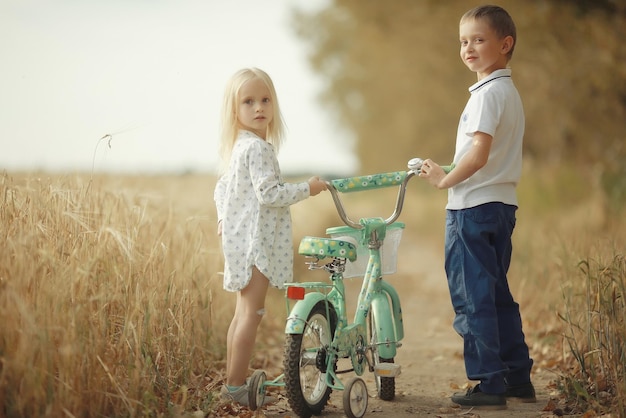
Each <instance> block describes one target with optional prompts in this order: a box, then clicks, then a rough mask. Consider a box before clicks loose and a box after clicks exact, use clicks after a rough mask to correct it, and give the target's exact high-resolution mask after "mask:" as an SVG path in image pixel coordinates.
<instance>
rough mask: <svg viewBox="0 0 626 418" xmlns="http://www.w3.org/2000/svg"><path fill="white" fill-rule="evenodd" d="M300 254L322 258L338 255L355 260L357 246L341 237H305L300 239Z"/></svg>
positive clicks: (337, 256)
mask: <svg viewBox="0 0 626 418" xmlns="http://www.w3.org/2000/svg"><path fill="white" fill-rule="evenodd" d="M298 254H300V255H308V256H311V257H317V258H319V259H320V260H321V259H323V258H326V257H336V258H347V259H348V260H350V261H355V260H356V246H355V245H354V244H352V243H351V242H348V241H343V240H339V239H332V238H317V237H304V238H302V241H300V247H298Z"/></svg>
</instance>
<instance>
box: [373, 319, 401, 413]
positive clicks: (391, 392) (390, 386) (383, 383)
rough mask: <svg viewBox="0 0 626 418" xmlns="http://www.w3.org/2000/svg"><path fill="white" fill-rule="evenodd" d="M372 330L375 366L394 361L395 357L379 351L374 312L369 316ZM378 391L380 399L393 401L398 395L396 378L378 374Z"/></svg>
mask: <svg viewBox="0 0 626 418" xmlns="http://www.w3.org/2000/svg"><path fill="white" fill-rule="evenodd" d="M367 318H368V322H369V331H370V344H371V347H372V360H373V362H374V368H376V366H378V365H379V364H381V363H393V362H394V359H393V358H382V357H380V354H379V353H378V328H377V324H376V317H375V315H374V312H370V314H369V315H368V316H367ZM376 392H377V395H378V398H379V399H382V400H383V401H392V400H393V399H394V398H395V397H396V378H395V377H381V376H378V375H377V376H376Z"/></svg>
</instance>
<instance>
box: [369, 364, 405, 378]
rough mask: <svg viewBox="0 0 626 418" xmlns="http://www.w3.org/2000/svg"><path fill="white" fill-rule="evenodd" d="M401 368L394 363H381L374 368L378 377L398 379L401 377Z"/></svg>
mask: <svg viewBox="0 0 626 418" xmlns="http://www.w3.org/2000/svg"><path fill="white" fill-rule="evenodd" d="M400 371H401V367H400V365H399V364H394V363H379V364H377V365H376V366H374V374H375V375H376V376H378V377H396V376H399V375H400Z"/></svg>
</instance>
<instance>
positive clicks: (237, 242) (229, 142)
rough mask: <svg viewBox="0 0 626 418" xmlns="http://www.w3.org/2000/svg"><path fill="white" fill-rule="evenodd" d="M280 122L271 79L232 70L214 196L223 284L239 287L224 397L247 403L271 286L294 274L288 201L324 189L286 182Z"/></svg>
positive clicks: (313, 182)
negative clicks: (280, 152)
mask: <svg viewBox="0 0 626 418" xmlns="http://www.w3.org/2000/svg"><path fill="white" fill-rule="evenodd" d="M284 132H285V125H284V122H283V118H282V116H281V113H280V108H279V106H278V98H277V97H276V90H275V89H274V84H273V83H272V80H271V79H270V77H269V76H268V75H267V74H266V73H265V72H264V71H262V70H259V69H258V68H246V69H242V70H240V71H238V72H236V73H235V74H234V75H233V76H232V77H231V79H230V80H229V82H228V84H227V86H226V90H225V94H224V103H223V108H222V136H221V146H220V151H221V157H222V163H223V166H222V170H221V176H220V178H219V180H218V181H217V184H216V187H215V193H214V199H215V204H216V207H217V217H218V235H221V238H222V250H223V253H224V289H225V290H227V291H230V292H237V302H236V307H235V314H234V316H233V319H232V322H231V324H230V327H229V328H228V335H227V340H226V352H227V354H226V384H225V385H224V387H222V390H221V394H222V397H223V398H225V399H228V400H232V401H235V402H238V403H240V404H243V405H248V387H247V384H246V376H247V372H248V365H249V362H250V358H251V356H252V351H253V348H254V343H255V340H256V334H257V329H258V326H259V324H260V322H261V319H262V317H263V315H264V314H265V296H266V294H267V290H268V287H269V286H270V285H271V286H273V287H276V288H282V287H283V285H284V284H285V283H286V282H289V281H291V280H292V278H293V243H292V229H291V212H290V208H289V207H290V206H291V205H293V204H294V203H297V202H299V201H301V200H304V199H306V198H308V197H309V196H315V195H317V194H319V193H320V192H321V191H323V190H326V184H325V183H324V181H322V180H321V179H320V178H319V177H317V176H314V177H311V178H310V179H309V180H308V181H307V182H302V183H285V182H284V181H283V178H282V175H281V173H280V167H279V165H278V160H277V157H276V154H277V152H278V149H279V148H280V145H281V144H282V143H283V140H284Z"/></svg>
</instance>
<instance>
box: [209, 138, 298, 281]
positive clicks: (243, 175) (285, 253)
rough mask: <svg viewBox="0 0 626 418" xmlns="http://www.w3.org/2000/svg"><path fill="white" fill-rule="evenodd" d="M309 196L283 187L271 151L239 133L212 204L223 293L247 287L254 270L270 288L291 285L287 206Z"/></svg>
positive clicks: (293, 185)
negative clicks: (221, 255) (219, 226)
mask: <svg viewBox="0 0 626 418" xmlns="http://www.w3.org/2000/svg"><path fill="white" fill-rule="evenodd" d="M309 195H310V190H309V184H308V183H307V182H303V183H284V182H283V180H282V176H281V173H280V167H279V165H278V159H277V158H276V152H275V149H274V147H273V146H272V145H271V144H269V143H267V142H266V141H265V140H263V139H262V138H259V137H258V136H256V135H255V134H253V133H252V132H249V131H243V130H242V131H240V132H239V136H238V138H237V141H236V142H235V146H234V147H233V152H232V155H231V158H230V162H229V166H228V170H227V172H226V173H225V174H224V175H223V176H222V177H220V179H219V180H218V182H217V184H216V187H215V193H214V199H215V204H216V207H217V217H218V219H219V220H221V221H222V250H223V252H224V260H225V264H224V289H225V290H228V291H231V292H236V291H240V290H242V289H243V288H244V287H246V286H247V284H248V283H249V282H250V278H251V276H252V267H253V266H256V267H257V268H258V269H259V271H260V272H261V273H263V274H264V275H265V276H266V277H267V278H268V279H269V281H270V284H271V285H272V286H273V287H277V288H282V287H283V285H284V284H285V283H286V282H290V281H292V280H293V238H292V229H291V212H290V209H289V206H291V205H293V204H294V203H297V202H299V201H301V200H304V199H306V198H307V197H309Z"/></svg>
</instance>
